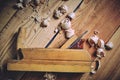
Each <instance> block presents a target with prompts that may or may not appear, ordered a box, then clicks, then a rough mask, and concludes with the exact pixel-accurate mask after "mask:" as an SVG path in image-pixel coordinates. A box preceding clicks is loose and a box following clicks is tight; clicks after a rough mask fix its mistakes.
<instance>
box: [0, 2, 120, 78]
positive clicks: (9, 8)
mask: <svg viewBox="0 0 120 80" xmlns="http://www.w3.org/2000/svg"><path fill="white" fill-rule="evenodd" d="M4 1H7V3H4V4H2V3H0V7H1V9H0V67H1V73H0V80H8V79H12V80H42V76H43V75H44V72H17V71H16V72H12V71H5V68H6V67H5V65H4V64H6V63H7V61H8V60H9V59H11V58H16V38H17V34H16V33H17V32H18V29H19V27H21V26H23V25H24V24H23V23H27V20H26V18H28V15H33V11H32V8H31V7H29V8H26V9H23V10H20V11H19V10H16V9H14V8H13V5H14V4H15V3H16V2H15V1H16V0H11V1H10V0H3V1H2V0H0V2H4ZM70 1H71V0H70ZM77 1H79V0H77ZM73 2H74V1H73ZM55 3H56V6H54V7H53V6H52V4H55ZM61 4H64V2H62V1H57V0H51V2H50V6H51V10H54V9H55V8H57V7H58V6H59V5H61ZM65 4H70V3H69V2H68V3H65ZM74 4H77V2H74ZM71 5H73V4H72V3H71ZM43 7H45V6H44V5H40V8H43ZM45 10H46V11H48V10H49V9H48V8H46V9H45ZM70 10H73V7H71V8H70ZM46 11H40V12H41V13H40V14H42V15H44V17H46V14H45V12H46ZM21 15H22V16H21ZM76 15H77V17H76V18H75V19H74V20H72V28H73V29H75V33H76V35H77V36H79V35H80V34H81V33H83V32H84V31H85V30H88V31H89V32H88V33H87V34H86V35H85V36H84V38H85V39H87V38H88V37H89V36H91V35H93V32H94V30H97V31H99V32H100V33H99V36H100V38H101V39H103V40H104V41H105V42H107V41H112V42H113V44H114V48H113V49H112V50H111V51H106V53H107V55H106V57H105V58H103V59H101V68H100V69H99V70H98V71H97V73H96V74H95V75H89V73H78V74H77V73H76V74H74V73H55V74H56V75H57V80H120V64H119V63H120V58H119V56H120V41H119V40H120V0H84V1H83V3H82V5H81V7H80V8H79V10H77V11H76ZM32 22H33V20H30V22H29V23H28V24H29V25H31V24H32V25H33V26H34V25H36V24H34V23H32ZM20 24H22V25H20ZM37 25H38V24H37ZM27 26H28V25H27ZM55 27H57V26H56V25H55V26H54V27H53V28H51V29H48V28H47V29H40V31H38V32H37V34H34V33H31V35H32V37H31V36H30V37H29V38H28V39H27V43H29V44H28V45H27V46H26V47H45V45H46V44H47V43H48V42H49V40H50V39H51V38H52V36H53V35H54V34H53V33H51V34H49V35H47V34H48V31H50V30H51V31H53V30H54V28H55ZM35 29H39V27H35ZM44 34H46V35H44ZM31 39H32V40H31ZM38 40H39V41H41V42H42V43H41V44H40V43H39V41H38ZM66 41H67V39H65V36H64V32H61V33H59V34H58V36H57V37H56V38H55V40H54V41H53V42H52V44H51V45H50V46H49V48H51V47H52V48H60V47H61V46H62V45H63V44H64V43H65V42H66ZM34 42H37V43H38V44H39V45H36V44H35V43H34ZM30 45H31V46H30ZM84 48H86V49H87V50H88V51H89V52H90V54H91V56H93V50H92V49H91V48H89V47H88V46H87V45H85V46H84Z"/></svg>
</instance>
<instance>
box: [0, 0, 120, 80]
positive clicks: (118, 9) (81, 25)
mask: <svg viewBox="0 0 120 80" xmlns="http://www.w3.org/2000/svg"><path fill="white" fill-rule="evenodd" d="M119 4H120V1H119V0H84V2H83V4H82V6H81V8H80V9H79V11H78V12H77V15H78V16H77V17H76V19H74V20H73V21H72V25H73V28H74V29H75V31H76V34H77V35H78V36H79V34H81V33H82V32H83V31H84V30H86V29H87V30H89V33H88V35H85V36H84V38H87V37H89V36H90V35H92V34H93V31H94V30H98V31H99V32H100V34H99V35H100V37H101V38H102V39H104V40H105V41H106V42H107V41H108V40H109V39H110V38H111V37H112V35H113V34H114V33H115V31H116V30H117V29H118V25H120V23H119V22H120V18H119V17H120V15H119V13H120V5H119ZM118 33H120V31H118ZM0 38H1V37H0ZM8 39H9V38H7V39H6V40H8ZM116 40H117V39H116ZM3 41H4V40H3ZM65 41H66V39H65V38H64V34H63V33H60V34H59V36H57V38H56V39H55V40H54V43H53V44H52V45H51V47H60V46H62V45H63V44H64V43H65ZM116 42H118V43H119V40H117V41H116ZM5 43H6V42H5ZM118 45H119V44H118ZM2 47H3V46H2ZM114 49H115V52H117V51H118V52H119V50H120V49H119V48H114ZM9 51H12V50H11V49H9V50H7V53H8V54H9V53H10V52H9ZM115 52H112V53H111V55H109V54H108V55H107V56H109V57H108V58H107V57H105V58H104V59H107V61H109V59H111V57H112V56H113V54H114V53H115ZM8 56H9V55H8ZM116 56H119V54H116ZM3 60H5V59H2V61H3ZM107 61H106V62H107ZM112 61H113V62H111V63H110V65H107V67H109V66H110V67H111V66H113V64H114V65H116V66H118V67H112V69H111V68H110V67H109V69H107V68H102V67H101V68H102V69H104V71H106V73H104V72H103V70H102V69H101V70H99V71H98V73H97V75H98V77H99V78H100V79H103V80H106V79H109V80H111V79H112V78H113V80H119V74H120V73H119V72H120V71H119V65H117V62H116V61H119V58H117V57H116V58H115V59H112ZM114 61H115V62H114ZM102 63H104V62H102ZM102 66H106V65H102ZM112 72H114V73H115V74H113V73H112ZM101 73H104V74H105V75H106V76H104V75H101ZM107 73H108V75H107ZM14 74H16V72H15V73H14ZM99 75H101V76H99ZM28 76H29V77H28ZM41 76H42V75H41V74H40V73H36V72H33V73H32V72H31V73H30V72H27V73H26V74H25V75H23V77H22V79H21V78H19V80H28V79H29V80H32V79H33V78H34V79H36V80H39V79H40V78H41ZM69 76H72V77H69ZM81 76H83V75H80V74H60V73H59V74H58V78H59V79H58V80H79V79H80V77H81ZM103 76H104V77H103ZM110 76H111V77H112V78H111V77H110ZM83 77H84V76H83ZM108 77H109V78H108ZM6 78H7V77H6ZM10 78H11V77H10ZM12 78H14V79H15V80H17V79H16V78H15V77H14V76H13V77H12ZM87 79H88V80H91V77H89V76H88V75H86V76H85V77H84V78H83V79H82V80H87ZM95 79H96V80H97V77H96V76H95Z"/></svg>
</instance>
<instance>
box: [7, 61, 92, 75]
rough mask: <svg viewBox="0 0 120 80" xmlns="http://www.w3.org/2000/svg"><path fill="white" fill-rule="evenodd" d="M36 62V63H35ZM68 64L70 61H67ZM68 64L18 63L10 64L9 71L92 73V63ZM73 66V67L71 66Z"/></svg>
mask: <svg viewBox="0 0 120 80" xmlns="http://www.w3.org/2000/svg"><path fill="white" fill-rule="evenodd" d="M35 62H36V63H35ZM67 62H68V61H67ZM67 62H63V63H62V62H61V61H60V63H59V61H58V62H54V61H48V62H47V63H46V61H45V62H44V61H43V62H41V61H39V60H38V61H36V60H35V61H32V60H31V62H30V60H28V61H18V62H13V63H9V64H8V67H7V68H8V70H13V71H16V70H17V71H43V72H46V71H47V72H75V73H76V72H77V73H78V72H90V65H91V63H90V62H77V63H76V64H75V63H74V64H73V63H72V62H71V61H69V62H68V63H67ZM71 64H72V65H71Z"/></svg>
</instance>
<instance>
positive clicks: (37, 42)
mask: <svg viewBox="0 0 120 80" xmlns="http://www.w3.org/2000/svg"><path fill="white" fill-rule="evenodd" d="M79 2H80V0H76V1H72V0H70V1H66V2H63V1H62V2H61V3H60V4H54V5H56V7H54V8H51V12H52V11H54V10H55V9H57V8H58V7H59V6H61V5H62V4H65V5H67V6H68V8H69V9H68V13H70V12H72V11H73V10H74V9H75V8H76V6H77V5H78V4H79ZM71 3H73V4H71ZM52 6H53V5H52ZM68 13H66V14H65V15H63V16H62V17H61V18H60V19H58V20H56V19H54V18H53V12H52V13H51V15H50V16H49V17H50V18H51V21H50V25H49V26H48V27H47V28H45V29H43V28H42V29H41V30H40V32H39V33H38V34H36V35H34V37H31V38H29V40H30V41H29V42H28V43H27V44H28V45H29V47H30V48H33V47H45V46H46V45H47V43H48V42H49V41H50V39H51V38H52V37H53V35H54V34H55V33H54V30H55V28H56V27H58V24H59V23H60V21H61V20H63V19H64V18H65V17H66V15H67V14H68ZM48 32H49V34H48ZM44 35H45V36H44Z"/></svg>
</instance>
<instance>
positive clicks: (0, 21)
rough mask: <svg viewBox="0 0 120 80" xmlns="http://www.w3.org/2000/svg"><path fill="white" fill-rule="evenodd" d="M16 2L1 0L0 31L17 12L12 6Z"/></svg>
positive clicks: (14, 0)
mask: <svg viewBox="0 0 120 80" xmlns="http://www.w3.org/2000/svg"><path fill="white" fill-rule="evenodd" d="M15 4H16V0H12V1H10V0H2V1H1V3H0V32H2V30H3V29H4V28H5V25H6V24H7V23H8V21H9V20H10V19H11V18H12V17H13V15H14V14H15V13H16V12H17V9H14V8H13V6H14V5H15Z"/></svg>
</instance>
